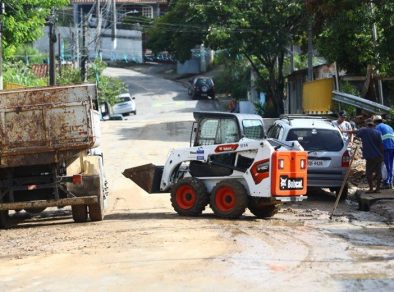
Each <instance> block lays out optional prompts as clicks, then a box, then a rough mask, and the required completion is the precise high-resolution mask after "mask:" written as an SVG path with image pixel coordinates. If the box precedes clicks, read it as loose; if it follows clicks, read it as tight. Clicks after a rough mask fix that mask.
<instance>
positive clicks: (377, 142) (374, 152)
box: [355, 119, 383, 193]
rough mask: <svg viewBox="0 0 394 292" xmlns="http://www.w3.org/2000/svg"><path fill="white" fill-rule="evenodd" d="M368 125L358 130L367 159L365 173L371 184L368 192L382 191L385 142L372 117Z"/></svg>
mask: <svg viewBox="0 0 394 292" xmlns="http://www.w3.org/2000/svg"><path fill="white" fill-rule="evenodd" d="M366 123H367V127H364V128H361V129H359V130H357V131H355V132H356V135H357V137H359V138H361V142H362V146H363V157H364V159H365V160H366V166H365V174H366V176H367V181H368V185H369V190H368V191H367V193H380V181H381V179H382V169H381V168H382V161H383V142H382V137H381V135H380V133H379V132H378V131H377V130H376V129H375V125H374V122H373V120H372V119H368V120H367V122H366ZM374 174H375V178H376V188H375V190H374V189H373V186H374V183H373V180H374Z"/></svg>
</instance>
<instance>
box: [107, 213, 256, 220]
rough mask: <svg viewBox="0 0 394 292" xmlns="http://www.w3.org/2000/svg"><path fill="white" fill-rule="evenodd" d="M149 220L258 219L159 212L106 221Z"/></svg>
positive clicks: (124, 215)
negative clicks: (191, 215) (188, 215)
mask: <svg viewBox="0 0 394 292" xmlns="http://www.w3.org/2000/svg"><path fill="white" fill-rule="evenodd" d="M149 219H159V220H184V221H195V220H207V219H209V220H214V221H216V220H218V221H219V220H220V221H223V220H225V221H231V222H236V221H255V220H256V217H254V216H242V217H241V218H239V219H237V220H230V219H229V220H226V219H222V218H218V217H217V216H215V215H214V214H202V215H200V216H197V217H187V216H180V215H178V214H177V213H167V212H165V213H164V212H157V213H150V212H144V213H132V212H130V213H112V214H108V215H106V216H105V220H149Z"/></svg>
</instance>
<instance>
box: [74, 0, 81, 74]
mask: <svg viewBox="0 0 394 292" xmlns="http://www.w3.org/2000/svg"><path fill="white" fill-rule="evenodd" d="M73 14H74V16H73V18H74V42H73V47H74V48H73V49H74V56H73V62H74V64H75V68H79V62H80V58H79V16H78V5H77V4H74V6H73Z"/></svg>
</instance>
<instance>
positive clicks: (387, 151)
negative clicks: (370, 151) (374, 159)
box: [373, 115, 394, 189]
mask: <svg viewBox="0 0 394 292" xmlns="http://www.w3.org/2000/svg"><path fill="white" fill-rule="evenodd" d="M373 122H374V123H375V125H376V130H377V131H378V132H379V133H380V134H381V135H382V140H383V146H384V164H385V165H386V170H387V178H386V179H385V181H384V184H383V188H386V189H391V188H392V187H393V160H394V131H393V128H392V127H390V126H389V125H387V124H385V123H383V119H382V117H381V116H378V115H376V116H374V117H373Z"/></svg>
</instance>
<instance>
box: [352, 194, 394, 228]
mask: <svg viewBox="0 0 394 292" xmlns="http://www.w3.org/2000/svg"><path fill="white" fill-rule="evenodd" d="M355 199H356V200H357V202H358V203H359V208H360V210H361V211H371V212H374V213H377V214H379V215H380V216H383V217H385V218H387V221H388V222H390V223H391V222H393V221H394V190H392V189H387V190H381V193H380V194H366V193H365V190H357V191H356V193H355Z"/></svg>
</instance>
